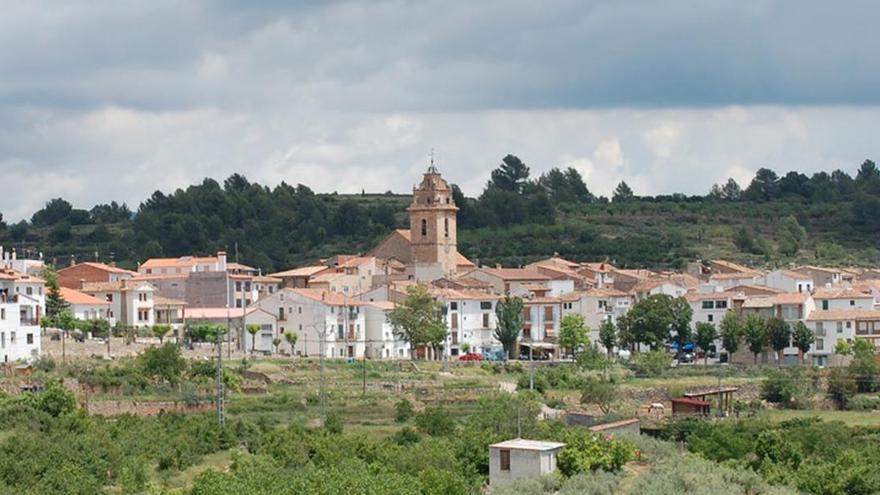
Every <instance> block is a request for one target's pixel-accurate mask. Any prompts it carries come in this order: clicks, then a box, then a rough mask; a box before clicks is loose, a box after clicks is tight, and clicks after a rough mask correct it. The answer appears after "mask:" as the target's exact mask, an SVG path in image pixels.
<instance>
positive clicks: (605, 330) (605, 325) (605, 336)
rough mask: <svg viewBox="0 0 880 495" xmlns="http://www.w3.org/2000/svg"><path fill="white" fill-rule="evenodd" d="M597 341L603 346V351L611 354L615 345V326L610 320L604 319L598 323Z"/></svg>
mask: <svg viewBox="0 0 880 495" xmlns="http://www.w3.org/2000/svg"><path fill="white" fill-rule="evenodd" d="M599 342H600V343H602V347H604V348H605V352H606V353H608V355H609V356H611V353H612V352H613V351H614V346H615V345H617V328H615V326H614V322H613V321H611V320H605V321H603V322H602V324H601V325H599Z"/></svg>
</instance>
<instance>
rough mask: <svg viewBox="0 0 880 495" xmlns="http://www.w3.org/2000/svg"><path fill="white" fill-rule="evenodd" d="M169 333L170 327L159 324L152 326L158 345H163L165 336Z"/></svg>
mask: <svg viewBox="0 0 880 495" xmlns="http://www.w3.org/2000/svg"><path fill="white" fill-rule="evenodd" d="M170 331H171V325H165V324H159V325H153V335H155V336H156V337H157V338H158V339H159V345H162V344H164V343H165V336H166V335H168V332H170Z"/></svg>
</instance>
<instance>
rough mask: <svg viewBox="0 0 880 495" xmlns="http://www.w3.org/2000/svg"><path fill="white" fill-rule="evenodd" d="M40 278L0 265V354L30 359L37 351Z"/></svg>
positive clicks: (42, 299)
mask: <svg viewBox="0 0 880 495" xmlns="http://www.w3.org/2000/svg"><path fill="white" fill-rule="evenodd" d="M44 287H45V283H44V282H43V280H42V279H40V278H38V277H36V276H33V275H27V274H24V273H20V272H17V271H15V270H11V269H6V268H3V269H0V358H2V360H3V361H2V362H4V363H7V362H14V361H27V362H30V361H33V360H35V359H36V358H38V357H39V355H40V319H41V318H42V316H43V315H44V314H45V307H46V302H45V297H44V292H45V289H44Z"/></svg>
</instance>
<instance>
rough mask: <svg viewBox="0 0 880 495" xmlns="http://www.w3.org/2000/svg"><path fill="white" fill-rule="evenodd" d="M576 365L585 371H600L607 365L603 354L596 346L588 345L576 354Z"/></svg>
mask: <svg viewBox="0 0 880 495" xmlns="http://www.w3.org/2000/svg"><path fill="white" fill-rule="evenodd" d="M577 365H578V366H579V367H581V368H582V369H585V370H601V369H603V368H604V367H606V366H607V365H608V360H607V357H606V355H605V353H604V352H603V351H602V350H601V349H599V346H597V345H596V344H593V345H588V346H586V347H585V348H584V350H583V352H581V353H580V354H578V357H577Z"/></svg>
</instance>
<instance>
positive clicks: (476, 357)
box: [458, 352, 483, 361]
mask: <svg viewBox="0 0 880 495" xmlns="http://www.w3.org/2000/svg"><path fill="white" fill-rule="evenodd" d="M458 360H459V361H482V360H483V355H482V354H477V353H476V352H469V353H467V354H462V355H461V356H459V358H458Z"/></svg>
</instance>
